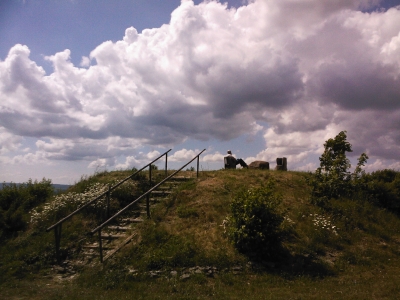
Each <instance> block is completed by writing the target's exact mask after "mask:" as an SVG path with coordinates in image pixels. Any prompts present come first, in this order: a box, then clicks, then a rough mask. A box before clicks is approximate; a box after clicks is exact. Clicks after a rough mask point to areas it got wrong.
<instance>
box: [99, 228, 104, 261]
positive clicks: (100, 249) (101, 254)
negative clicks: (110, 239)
mask: <svg viewBox="0 0 400 300" xmlns="http://www.w3.org/2000/svg"><path fill="white" fill-rule="evenodd" d="M98 232H99V254H100V262H101V263H103V245H102V241H101V229H99V231H98Z"/></svg>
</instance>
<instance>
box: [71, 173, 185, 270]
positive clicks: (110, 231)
mask: <svg viewBox="0 0 400 300" xmlns="http://www.w3.org/2000/svg"><path fill="white" fill-rule="evenodd" d="M190 179H191V177H184V176H176V177H172V178H170V179H169V180H168V181H167V182H165V183H164V184H163V185H161V186H159V187H158V188H157V190H154V191H152V192H151V194H150V197H149V204H150V207H154V206H155V205H157V203H160V202H161V201H164V200H165V199H166V198H167V197H169V196H170V195H171V193H172V192H173V191H174V189H176V187H177V186H179V184H181V183H183V182H186V181H188V180H190ZM146 218H147V207H146V198H143V199H141V200H140V203H139V204H138V205H137V206H136V207H135V208H134V209H132V210H131V211H129V214H126V215H125V216H119V217H117V218H116V219H115V221H114V222H113V223H112V225H108V226H106V227H104V228H103V230H102V231H101V243H102V249H103V261H106V260H107V259H108V258H110V257H111V256H112V255H114V254H115V253H116V252H117V251H118V250H120V249H121V248H122V247H124V246H125V245H127V244H128V243H130V242H131V241H132V240H134V239H135V238H137V237H138V234H137V230H136V229H137V228H136V225H137V224H139V223H142V222H143V221H144V220H145V219H146ZM93 240H97V241H92V242H87V243H85V244H84V245H82V247H81V249H82V251H81V252H80V255H79V257H80V260H81V261H80V262H79V263H78V264H80V265H85V264H89V263H92V262H93V263H95V262H96V260H97V261H100V252H99V242H98V238H96V237H94V239H93Z"/></svg>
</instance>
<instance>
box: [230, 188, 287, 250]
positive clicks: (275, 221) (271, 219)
mask: <svg viewBox="0 0 400 300" xmlns="http://www.w3.org/2000/svg"><path fill="white" fill-rule="evenodd" d="M280 203H281V198H280V197H279V196H277V195H276V194H275V193H274V192H273V183H272V182H271V181H269V182H268V183H267V185H266V186H264V187H259V188H252V189H248V190H241V191H240V192H239V193H238V194H237V195H236V197H235V198H234V199H233V201H232V203H231V205H230V206H231V207H230V208H231V214H230V215H229V216H228V217H227V219H226V222H225V223H224V224H225V225H226V229H227V234H228V237H229V239H230V240H231V241H232V242H233V243H234V245H235V247H236V248H237V249H238V250H239V251H240V252H242V253H244V254H247V255H249V256H254V257H265V256H270V255H271V254H272V252H273V251H274V250H276V249H277V247H278V246H279V244H280V237H281V235H282V230H281V227H280V225H281V223H282V222H283V220H284V217H283V215H282V214H281V213H280V212H279V205H280Z"/></svg>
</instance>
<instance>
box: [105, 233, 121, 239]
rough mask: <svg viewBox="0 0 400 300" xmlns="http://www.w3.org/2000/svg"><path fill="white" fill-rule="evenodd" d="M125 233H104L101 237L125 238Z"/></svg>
mask: <svg viewBox="0 0 400 300" xmlns="http://www.w3.org/2000/svg"><path fill="white" fill-rule="evenodd" d="M124 237H125V234H102V235H101V238H102V239H105V240H116V239H120V238H124Z"/></svg>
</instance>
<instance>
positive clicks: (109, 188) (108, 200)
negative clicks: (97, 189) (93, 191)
mask: <svg viewBox="0 0 400 300" xmlns="http://www.w3.org/2000/svg"><path fill="white" fill-rule="evenodd" d="M110 195H111V186H110V185H108V191H107V195H106V198H107V214H106V215H107V219H108V218H109V217H110ZM107 219H106V220H107Z"/></svg>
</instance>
